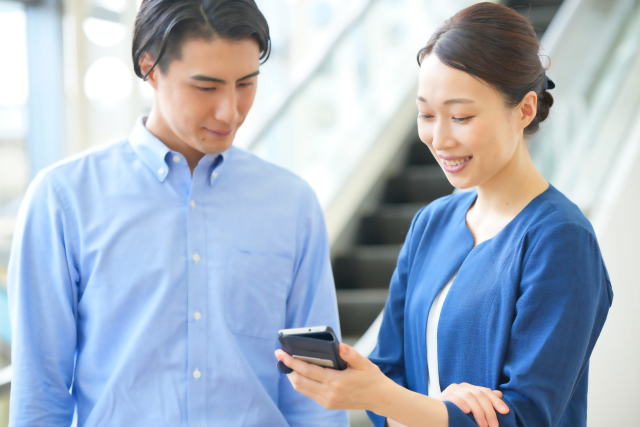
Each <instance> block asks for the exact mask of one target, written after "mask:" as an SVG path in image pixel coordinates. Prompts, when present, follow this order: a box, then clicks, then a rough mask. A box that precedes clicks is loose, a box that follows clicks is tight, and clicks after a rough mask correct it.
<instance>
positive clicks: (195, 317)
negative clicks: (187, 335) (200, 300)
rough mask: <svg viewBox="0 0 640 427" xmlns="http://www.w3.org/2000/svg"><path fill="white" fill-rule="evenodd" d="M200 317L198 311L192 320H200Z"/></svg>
mask: <svg viewBox="0 0 640 427" xmlns="http://www.w3.org/2000/svg"><path fill="white" fill-rule="evenodd" d="M201 317H202V314H200V312H199V311H196V312H195V313H193V318H194V319H196V320H200V318H201Z"/></svg>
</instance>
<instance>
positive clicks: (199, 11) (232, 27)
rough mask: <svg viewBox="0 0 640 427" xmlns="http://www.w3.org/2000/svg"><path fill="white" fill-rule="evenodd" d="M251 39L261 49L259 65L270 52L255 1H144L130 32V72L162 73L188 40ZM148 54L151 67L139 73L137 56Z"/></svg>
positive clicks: (178, 57) (265, 22)
mask: <svg viewBox="0 0 640 427" xmlns="http://www.w3.org/2000/svg"><path fill="white" fill-rule="evenodd" d="M215 37H220V38H223V39H227V40H243V39H248V38H253V39H255V40H256V41H257V42H258V46H259V47H260V63H261V64H262V63H264V62H265V61H266V60H267V59H268V58H269V54H270V53H271V39H270V37H269V25H268V24H267V20H266V19H265V18H264V16H263V15H262V12H260V10H259V9H258V6H257V5H256V3H255V1H254V0H143V2H142V5H141V6H140V10H139V11H138V16H137V17H136V23H135V29H134V33H133V47H132V49H131V50H132V54H133V69H134V71H135V72H136V75H137V76H138V77H141V78H142V79H145V80H146V78H147V76H148V75H149V73H150V72H151V70H153V69H154V68H155V67H156V66H158V67H160V70H161V71H162V72H163V73H164V72H166V71H167V69H168V67H169V64H170V63H171V62H172V61H173V60H175V59H180V55H181V53H182V46H183V45H184V43H185V42H187V41H189V40H196V39H203V40H212V39H213V38H215ZM147 53H149V54H150V55H151V57H152V58H153V59H154V61H155V62H154V64H153V67H151V70H149V72H148V73H147V74H146V75H143V74H142V71H140V57H141V56H143V55H145V54H147Z"/></svg>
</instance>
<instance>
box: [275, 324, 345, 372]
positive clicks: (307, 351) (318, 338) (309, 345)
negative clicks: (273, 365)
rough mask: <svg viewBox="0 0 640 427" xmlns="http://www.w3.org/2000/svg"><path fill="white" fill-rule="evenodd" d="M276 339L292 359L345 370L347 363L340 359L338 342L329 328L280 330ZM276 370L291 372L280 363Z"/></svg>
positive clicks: (314, 327)
mask: <svg viewBox="0 0 640 427" xmlns="http://www.w3.org/2000/svg"><path fill="white" fill-rule="evenodd" d="M278 339H279V340H280V344H282V349H283V350H284V351H285V352H287V353H288V354H290V355H291V357H293V358H294V359H300V360H303V361H305V362H307V363H313V364H314V365H318V366H322V367H324V368H330V369H337V370H340V371H342V370H344V369H347V362H345V361H344V360H342V358H341V357H340V351H339V348H338V347H339V345H340V342H339V341H338V338H336V334H335V333H334V332H333V329H331V326H313V327H310V328H294V329H282V330H280V331H278ZM278 370H279V371H280V372H282V373H283V374H290V373H291V372H293V371H292V370H291V369H290V368H289V367H287V366H286V365H285V364H284V363H282V362H278Z"/></svg>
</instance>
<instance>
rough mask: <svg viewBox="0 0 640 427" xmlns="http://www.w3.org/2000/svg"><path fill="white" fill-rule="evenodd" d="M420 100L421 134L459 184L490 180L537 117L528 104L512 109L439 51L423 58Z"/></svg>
mask: <svg viewBox="0 0 640 427" xmlns="http://www.w3.org/2000/svg"><path fill="white" fill-rule="evenodd" d="M536 100H537V99H536ZM416 102H417V104H418V110H419V116H418V133H419V135H420V139H421V140H422V142H424V143H425V144H427V145H428V146H429V149H431V152H432V153H433V155H434V156H435V158H436V159H437V160H438V163H439V164H440V166H441V167H442V169H444V171H445V173H446V175H447V178H448V179H449V181H450V182H451V184H452V185H453V186H455V187H457V188H462V189H464V188H470V187H474V186H478V185H482V184H484V183H486V182H488V181H489V180H491V179H492V178H493V177H495V176H496V175H497V174H498V173H499V172H500V171H502V170H503V169H505V167H506V166H507V165H508V164H509V162H510V161H511V160H512V159H513V158H514V155H515V153H516V151H517V150H518V148H519V146H520V145H521V144H522V145H523V146H524V139H523V129H524V127H526V125H528V124H529V122H530V121H531V120H528V121H526V120H524V121H523V118H524V117H522V115H523V111H522V108H521V107H516V108H508V107H507V106H506V105H505V102H504V99H503V97H502V96H501V94H500V93H499V92H498V91H497V90H495V89H494V88H492V87H491V86H489V85H487V84H486V83H484V82H482V81H480V80H478V79H477V78H475V77H473V76H471V75H470V74H467V73H465V72H463V71H460V70H457V69H455V68H451V67H449V66H447V65H445V64H444V63H442V62H441V61H440V59H438V57H437V56H436V55H434V54H431V55H427V56H425V57H424V60H423V61H422V66H421V67H420V81H419V87H418V97H417V99H416ZM533 102H534V105H533V106H532V107H533V108H534V110H533V111H535V101H533ZM525 149H526V148H525Z"/></svg>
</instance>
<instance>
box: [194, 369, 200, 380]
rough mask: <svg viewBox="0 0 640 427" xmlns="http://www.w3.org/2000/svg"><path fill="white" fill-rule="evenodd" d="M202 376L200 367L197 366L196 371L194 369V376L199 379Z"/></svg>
mask: <svg viewBox="0 0 640 427" xmlns="http://www.w3.org/2000/svg"><path fill="white" fill-rule="evenodd" d="M201 376H202V374H201V373H200V371H199V370H198V368H196V370H195V371H193V378H195V379H198V378H200V377H201Z"/></svg>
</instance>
